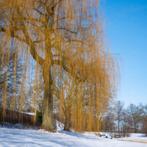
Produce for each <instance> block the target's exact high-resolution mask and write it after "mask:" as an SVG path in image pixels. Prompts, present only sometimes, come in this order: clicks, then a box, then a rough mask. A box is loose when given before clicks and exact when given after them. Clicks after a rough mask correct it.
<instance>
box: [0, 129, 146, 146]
mask: <svg viewBox="0 0 147 147" xmlns="http://www.w3.org/2000/svg"><path fill="white" fill-rule="evenodd" d="M130 138H131V137H130ZM140 138H141V137H140ZM146 140H147V139H146ZM0 147H147V144H146V143H138V142H130V141H123V140H118V139H106V138H101V137H98V136H96V135H95V134H94V133H88V132H86V133H75V132H66V131H58V132H56V133H49V132H47V131H44V130H33V129H16V128H3V127H0Z"/></svg>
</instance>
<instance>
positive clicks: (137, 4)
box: [101, 0, 147, 105]
mask: <svg viewBox="0 0 147 147" xmlns="http://www.w3.org/2000/svg"><path fill="white" fill-rule="evenodd" d="M101 16H102V19H103V20H102V21H103V24H104V27H103V29H104V37H105V46H106V48H108V49H110V50H111V52H112V54H113V55H114V57H115V58H116V60H117V62H118V63H119V70H120V79H119V80H120V82H119V88H118V94H117V98H118V99H119V100H121V101H124V102H125V104H126V105H128V104H130V103H135V104H139V103H143V104H147V0H101Z"/></svg>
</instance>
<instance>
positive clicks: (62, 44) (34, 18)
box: [0, 0, 112, 131]
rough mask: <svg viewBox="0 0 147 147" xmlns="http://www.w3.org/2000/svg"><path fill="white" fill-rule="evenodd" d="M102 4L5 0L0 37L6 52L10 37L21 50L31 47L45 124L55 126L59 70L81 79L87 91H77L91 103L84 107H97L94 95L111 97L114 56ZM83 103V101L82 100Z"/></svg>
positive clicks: (79, 0) (0, 2)
mask: <svg viewBox="0 0 147 147" xmlns="http://www.w3.org/2000/svg"><path fill="white" fill-rule="evenodd" d="M97 9H98V0H92V1H91V0H25V1H24V0H0V32H1V33H0V41H1V44H2V46H3V48H4V52H11V50H12V49H11V47H12V45H11V44H10V43H9V40H11V39H13V40H14V44H15V46H16V47H17V48H18V49H19V50H21V51H20V56H21V52H22V50H28V51H29V54H30V55H31V56H32V58H33V60H34V61H35V62H36V65H37V66H39V68H40V69H41V72H42V78H43V81H44V82H43V85H44V88H43V91H44V92H43V93H44V96H43V104H42V111H43V112H42V113H43V122H42V127H43V128H44V129H47V130H50V131H53V130H55V127H56V126H55V119H54V115H53V106H54V105H53V102H54V97H55V96H54V95H55V87H57V86H55V85H56V84H55V83H56V78H54V76H55V75H54V71H55V70H57V71H58V72H61V71H62V72H63V73H66V74H67V75H68V78H69V77H70V78H71V79H72V80H73V81H76V82H75V83H76V85H77V87H78V85H81V84H80V83H83V85H82V86H80V87H81V89H82V91H83V93H82V94H79V96H78V97H79V99H82V96H83V95H87V96H85V98H84V101H82V103H83V102H84V103H86V105H85V109H84V112H86V111H89V112H91V111H92V112H93V111H94V110H93V109H91V108H93V103H95V102H97V103H98V100H97V101H94V100H93V101H92V99H94V98H95V99H103V98H104V99H105V100H104V101H105V102H104V103H106V105H107V103H108V101H109V98H110V97H111V94H112V93H111V90H112V88H111V86H112V85H110V84H111V83H112V82H111V76H110V75H111V72H109V71H110V70H109V69H107V68H108V65H109V64H108V63H110V62H108V59H107V58H108V56H106V54H105V50H104V49H103V47H102V44H101V39H102V37H101V35H102V34H101V28H100V25H99V21H98V15H97ZM111 71H112V70H111ZM92 73H93V74H92ZM32 76H35V74H34V75H32ZM24 83H25V82H24ZM91 85H92V86H91ZM22 87H23V86H22ZM65 88H67V87H65ZM91 88H92V89H91ZM69 89H70V88H69ZM88 90H89V91H90V92H89V93H88V94H87V91H88ZM76 92H78V93H79V91H78V90H77V91H76ZM64 93H67V92H66V91H65V92H64ZM90 93H91V94H90ZM94 94H95V95H97V96H94ZM63 95H64V94H62V96H63ZM5 97H6V96H5ZM22 99H24V98H22ZM64 100H65V99H64ZM33 101H35V100H33ZM85 101H86V102H85ZM67 102H68V101H67ZM68 103H71V101H69V102H68ZM82 103H81V104H80V105H79V107H80V106H83V105H82ZM100 103H101V101H99V104H96V105H95V109H97V107H103V106H99V105H103V104H104V103H102V104H100ZM69 106H70V105H69ZM69 106H68V108H69ZM74 108H75V109H78V106H76V104H75V106H74ZM88 108H89V109H88ZM81 110H82V109H81ZM77 113H78V112H77ZM74 114H75V115H76V113H73V115H74ZM80 114H81V115H82V114H83V113H80ZM86 114H87V115H88V113H86ZM89 114H91V113H89ZM79 117H81V116H78V118H79ZM73 118H74V117H73ZM78 118H77V119H76V117H75V119H76V120H79V119H78ZM83 119H84V118H83ZM89 120H91V119H90V115H89ZM80 121H82V120H80ZM93 122H94V121H93ZM87 123H89V122H87ZM91 124H92V123H91ZM91 126H92V125H91ZM91 126H89V129H90V127H91Z"/></svg>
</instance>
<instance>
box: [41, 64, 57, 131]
mask: <svg viewBox="0 0 147 147" xmlns="http://www.w3.org/2000/svg"><path fill="white" fill-rule="evenodd" d="M43 79H44V99H43V121H42V127H43V128H44V129H46V130H48V131H55V129H56V124H55V119H54V115H53V97H52V90H51V85H52V79H51V71H50V68H48V66H47V67H44V68H43Z"/></svg>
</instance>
